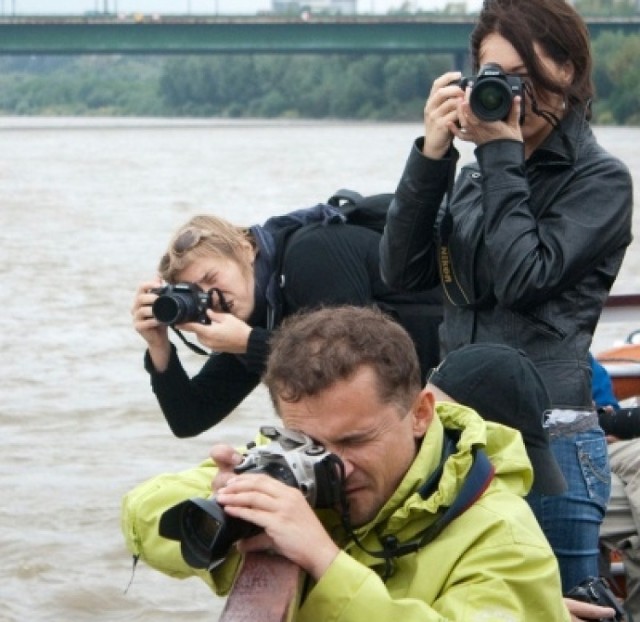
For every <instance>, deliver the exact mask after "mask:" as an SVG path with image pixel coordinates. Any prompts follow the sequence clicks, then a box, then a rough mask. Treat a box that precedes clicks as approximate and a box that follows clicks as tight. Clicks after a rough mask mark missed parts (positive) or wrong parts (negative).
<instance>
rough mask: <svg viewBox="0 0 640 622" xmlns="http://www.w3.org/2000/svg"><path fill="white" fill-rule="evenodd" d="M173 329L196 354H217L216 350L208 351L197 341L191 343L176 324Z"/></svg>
mask: <svg viewBox="0 0 640 622" xmlns="http://www.w3.org/2000/svg"><path fill="white" fill-rule="evenodd" d="M171 329H172V330H173V332H174V333H175V334H176V335H178V337H179V338H180V341H182V343H184V345H185V346H187V348H189V350H191V351H192V352H195V353H196V354H201V355H202V356H209V355H210V354H216V353H215V352H207V351H206V350H203V349H202V348H201V347H200V346H197V345H196V344H195V343H191V342H190V341H189V340H188V339H187V338H186V337H185V336H184V335H183V334H182V333H181V332H180V331H179V330H178V329H177V328H176V327H175V326H172V327H171Z"/></svg>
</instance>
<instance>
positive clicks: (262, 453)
mask: <svg viewBox="0 0 640 622" xmlns="http://www.w3.org/2000/svg"><path fill="white" fill-rule="evenodd" d="M260 433H261V434H262V435H263V436H265V437H267V438H269V439H270V440H271V442H270V443H269V444H268V445H263V446H250V447H249V451H248V452H247V455H246V457H245V459H244V460H243V462H242V463H241V464H239V465H238V466H237V467H235V469H234V471H235V472H236V473H256V474H258V473H266V474H267V475H270V476H271V477H273V478H274V479H277V480H279V481H281V482H284V483H285V484H287V485H289V486H293V487H294V488H298V489H299V490H300V491H301V492H302V494H303V495H304V497H305V499H306V500H307V501H308V502H309V505H310V506H311V507H313V508H332V507H334V506H335V505H337V504H338V503H339V502H340V500H341V498H342V491H343V480H344V477H343V473H344V467H343V465H342V461H341V460H340V458H338V456H336V455H335V454H332V453H328V452H326V451H325V449H324V447H323V446H322V445H319V444H317V443H316V442H315V441H314V440H313V439H311V438H309V437H308V436H306V435H305V434H302V433H301V432H297V431H295V430H289V429H287V428H276V427H272V426H263V427H261V428H260ZM260 531H261V529H260V528H259V527H257V526H256V525H254V524H252V523H249V522H247V521H245V520H242V519H239V518H234V517H232V516H228V515H227V514H225V512H224V509H223V507H222V506H221V505H220V504H219V503H218V502H217V501H216V499H215V496H214V497H210V498H208V499H203V498H200V497H194V498H192V499H188V500H187V501H183V502H182V503H179V504H177V505H175V506H173V507H172V508H170V509H168V510H166V511H165V512H164V513H163V515H162V516H161V518H160V527H159V533H160V535H161V536H162V537H164V538H169V539H171V540H178V541H179V542H180V551H181V553H182V557H183V559H184V561H185V562H186V563H187V564H189V565H190V566H192V567H193V568H206V569H207V570H213V569H214V568H215V567H216V566H218V565H219V564H220V563H221V562H222V561H223V560H224V559H225V557H226V556H227V554H228V552H229V549H230V548H231V545H232V544H233V543H234V542H236V541H237V540H240V539H242V538H248V537H250V536H253V535H256V534H257V533H259V532H260Z"/></svg>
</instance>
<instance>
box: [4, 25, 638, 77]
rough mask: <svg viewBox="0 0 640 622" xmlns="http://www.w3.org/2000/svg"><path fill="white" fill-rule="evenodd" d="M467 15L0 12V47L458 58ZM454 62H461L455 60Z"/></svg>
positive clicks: (599, 28)
mask: <svg viewBox="0 0 640 622" xmlns="http://www.w3.org/2000/svg"><path fill="white" fill-rule="evenodd" d="M586 21H587V24H588V26H589V30H590V32H591V35H592V37H596V36H597V35H599V34H600V33H602V32H604V31H607V30H609V31H619V32H622V33H625V34H631V33H640V16H636V17H628V18H600V19H589V18H587V19H586ZM473 24H474V18H473V16H460V17H451V16H447V17H444V16H440V15H429V16H425V15H421V14H418V15H411V16H403V17H397V16H396V17H388V16H385V17H374V16H368V17H367V16H357V17H354V16H350V17H348V18H346V17H342V18H340V17H331V18H329V17H325V18H321V17H316V16H314V17H312V18H310V19H307V20H304V19H301V18H281V17H274V16H257V17H228V16H224V17H222V16H215V17H214V16H183V17H174V16H144V15H135V16H131V17H126V18H118V17H116V16H108V15H105V16H101V15H98V16H91V17H88V16H84V17H80V16H69V17H53V16H52V17H8V18H7V17H4V18H0V54H3V55H25V54H26V55H44V54H52V55H55V54H243V53H251V54H271V53H277V54H292V53H297V54H336V53H348V54H365V53H378V54H380V53H382V54H411V53H420V54H431V53H451V54H455V55H457V56H458V57H459V58H464V56H465V55H466V53H467V50H468V42H469V34H470V33H471V30H472V28H473ZM460 66H462V64H461V63H460Z"/></svg>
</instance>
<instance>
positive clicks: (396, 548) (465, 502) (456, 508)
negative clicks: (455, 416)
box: [342, 431, 495, 581]
mask: <svg viewBox="0 0 640 622" xmlns="http://www.w3.org/2000/svg"><path fill="white" fill-rule="evenodd" d="M456 445H457V437H456V435H455V433H450V432H449V431H445V439H444V443H443V447H442V456H441V458H440V462H439V464H438V468H437V469H436V470H435V471H434V473H433V474H432V475H431V476H430V477H429V478H428V479H427V481H426V482H425V483H424V484H423V485H422V486H421V487H420V489H419V490H418V494H420V496H421V497H422V498H423V499H426V498H427V497H429V496H430V495H431V494H433V492H434V490H435V489H436V488H437V486H438V483H439V482H440V477H441V476H442V471H443V469H444V464H445V462H446V461H447V460H448V458H449V456H451V455H452V454H453V453H454V452H455V450H456ZM472 459H473V463H472V465H471V468H470V470H469V472H468V473H467V476H466V478H465V480H464V482H463V484H462V487H461V488H460V492H459V493H458V495H457V496H456V498H455V499H454V501H453V503H452V504H451V505H450V506H449V507H447V508H445V509H444V512H443V513H442V514H441V515H440V516H439V517H438V518H437V520H436V521H435V522H434V523H432V524H431V525H429V527H427V528H426V529H424V530H423V531H422V532H420V533H419V534H418V535H417V536H416V538H415V539H413V540H412V541H410V542H406V543H399V542H398V539H397V538H396V537H395V536H392V535H390V536H386V537H384V538H382V547H383V549H382V551H370V550H368V549H367V548H365V547H364V546H363V544H362V543H361V542H360V540H359V539H358V537H357V536H356V535H355V533H354V532H353V529H352V528H351V523H350V521H349V515H348V508H347V507H346V506H345V505H344V504H343V507H344V513H343V516H342V521H343V525H344V527H345V529H346V530H347V532H348V533H349V534H350V536H351V537H352V538H353V541H354V542H355V543H356V545H357V546H358V547H359V548H361V549H362V550H363V551H364V552H365V553H367V554H368V555H371V556H372V557H376V558H378V559H383V560H384V575H383V577H382V579H383V581H386V580H387V579H388V578H389V577H390V576H391V574H392V573H393V559H394V558H396V557H402V556H404V555H409V554H410V553H415V552H416V551H418V550H420V549H421V548H423V547H424V546H426V545H427V544H429V542H432V541H433V540H435V538H437V537H438V535H440V533H442V531H443V530H444V529H445V527H447V525H449V524H450V523H451V522H452V521H453V520H454V519H456V518H457V517H458V516H460V515H461V514H462V513H463V512H465V511H466V510H468V509H469V508H470V507H471V506H472V505H473V504H474V503H475V502H476V501H477V500H478V499H479V498H480V497H481V496H482V494H483V493H484V491H485V490H486V489H487V488H488V487H489V484H490V483H491V481H492V480H493V477H494V475H495V467H494V466H493V464H491V462H490V460H489V458H488V456H487V454H486V453H485V452H484V451H483V450H482V449H478V448H475V447H474V448H473V449H472Z"/></svg>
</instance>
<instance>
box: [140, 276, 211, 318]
mask: <svg viewBox="0 0 640 622" xmlns="http://www.w3.org/2000/svg"><path fill="white" fill-rule="evenodd" d="M151 291H152V292H153V293H154V294H158V298H156V299H155V301H154V302H153V306H152V307H151V312H152V313H153V316H154V317H155V318H156V320H158V322H160V323H161V324H165V325H167V326H173V325H174V324H182V323H183V322H199V323H200V324H210V323H211V322H210V320H209V318H208V317H207V309H210V308H212V307H213V304H212V291H208V292H205V291H203V290H202V288H201V287H199V286H198V285H196V284H195V283H176V284H175V285H165V286H164V287H156V288H155V289H152V290H151Z"/></svg>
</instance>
